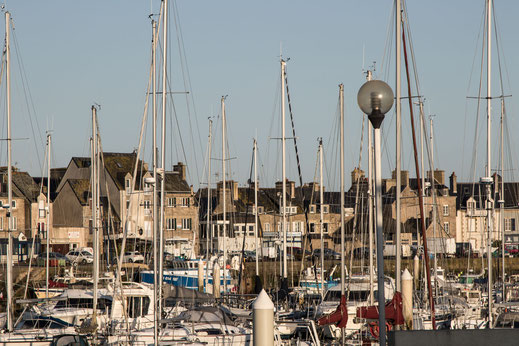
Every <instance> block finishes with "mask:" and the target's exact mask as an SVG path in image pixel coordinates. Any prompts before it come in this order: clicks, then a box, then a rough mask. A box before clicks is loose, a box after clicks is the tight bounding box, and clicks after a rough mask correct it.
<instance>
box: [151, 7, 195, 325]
mask: <svg viewBox="0 0 519 346" xmlns="http://www.w3.org/2000/svg"><path fill="white" fill-rule="evenodd" d="M163 1H164V18H163V20H164V23H163V30H164V31H163V34H162V38H163V40H164V43H163V45H164V50H163V52H162V54H163V57H162V128H161V130H162V135H161V138H160V140H161V148H160V155H161V157H160V171H161V172H160V173H161V183H160V224H159V225H160V228H159V299H158V303H159V316H161V314H162V279H163V277H162V275H163V271H164V270H163V267H164V263H163V262H164V195H165V184H166V96H167V94H168V93H167V79H168V78H167V66H168V0H163ZM193 245H194V244H193Z"/></svg>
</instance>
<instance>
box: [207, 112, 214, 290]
mask: <svg viewBox="0 0 519 346" xmlns="http://www.w3.org/2000/svg"><path fill="white" fill-rule="evenodd" d="M208 140H209V148H208V154H207V160H208V161H209V162H207V222H206V227H207V230H206V237H207V251H206V253H207V256H206V257H207V258H206V260H207V263H209V254H210V253H211V252H212V250H213V229H212V227H211V226H212V222H211V221H212V220H211V217H212V210H211V209H212V204H213V203H212V200H211V151H212V142H213V121H212V120H211V119H209V139H208ZM207 268H208V267H207ZM208 277H209V274H208V273H207V270H206V278H208ZM206 287H207V285H206Z"/></svg>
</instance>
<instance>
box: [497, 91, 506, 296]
mask: <svg viewBox="0 0 519 346" xmlns="http://www.w3.org/2000/svg"><path fill="white" fill-rule="evenodd" d="M504 117H505V100H504V98H501V193H500V194H499V196H500V200H499V209H500V210H499V214H500V222H499V225H500V226H501V227H500V228H501V261H502V266H501V267H502V280H503V301H505V302H506V287H505V275H506V272H505V214H504V213H505V176H504V169H505V168H504V167H505V165H504V157H503V154H504V139H503V136H504V120H505V119H504Z"/></svg>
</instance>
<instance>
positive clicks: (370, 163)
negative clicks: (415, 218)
mask: <svg viewBox="0 0 519 346" xmlns="http://www.w3.org/2000/svg"><path fill="white" fill-rule="evenodd" d="M371 76H372V75H371V71H368V73H367V80H368V81H370V80H371ZM372 137H373V125H371V121H368V239H369V305H374V304H375V294H374V293H375V292H374V286H373V282H374V280H373V275H374V270H373V269H374V267H373V138H372Z"/></svg>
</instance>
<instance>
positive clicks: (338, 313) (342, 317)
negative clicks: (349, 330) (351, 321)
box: [318, 295, 348, 328]
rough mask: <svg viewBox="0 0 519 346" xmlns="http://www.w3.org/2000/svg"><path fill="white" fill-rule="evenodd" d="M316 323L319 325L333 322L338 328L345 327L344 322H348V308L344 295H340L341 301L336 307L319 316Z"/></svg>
mask: <svg viewBox="0 0 519 346" xmlns="http://www.w3.org/2000/svg"><path fill="white" fill-rule="evenodd" d="M318 323H319V325H320V326H323V325H325V324H332V323H335V325H336V326H337V327H339V328H344V327H346V323H348V308H347V307H346V296H345V295H342V296H341V303H340V304H339V306H338V307H337V309H336V310H335V311H334V312H333V313H331V314H329V315H327V316H324V317H321V318H320V319H319V321H318Z"/></svg>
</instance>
